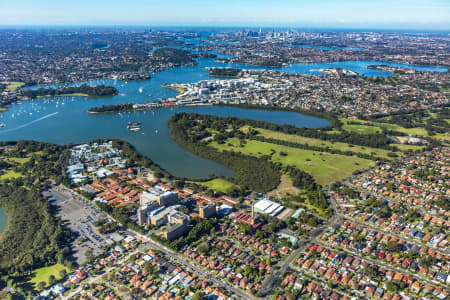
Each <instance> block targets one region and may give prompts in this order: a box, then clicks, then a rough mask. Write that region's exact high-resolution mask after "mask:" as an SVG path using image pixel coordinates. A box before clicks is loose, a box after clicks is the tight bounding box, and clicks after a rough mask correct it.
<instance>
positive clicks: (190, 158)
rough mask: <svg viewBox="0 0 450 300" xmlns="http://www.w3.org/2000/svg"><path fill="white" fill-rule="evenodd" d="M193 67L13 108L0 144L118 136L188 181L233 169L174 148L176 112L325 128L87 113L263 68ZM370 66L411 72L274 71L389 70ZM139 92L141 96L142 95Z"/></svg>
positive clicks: (294, 120) (291, 120)
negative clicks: (112, 90) (171, 126)
mask: <svg viewBox="0 0 450 300" xmlns="http://www.w3.org/2000/svg"><path fill="white" fill-rule="evenodd" d="M198 62H199V64H198V65H197V66H188V67H180V68H174V69H170V70H167V71H164V72H160V73H156V74H153V75H152V78H151V80H147V81H130V82H122V81H113V80H106V79H105V80H94V81H89V82H87V83H88V84H91V85H97V84H106V85H114V86H115V87H116V88H117V89H118V90H119V92H120V95H118V96H114V97H111V98H84V97H52V98H40V99H35V100H30V101H24V102H22V103H20V104H17V105H12V106H10V107H9V108H8V110H7V111H6V112H4V113H1V114H0V123H4V124H6V125H7V127H5V128H0V140H1V141H7V140H20V139H32V140H38V141H46V142H52V143H58V144H65V143H69V142H71V143H81V142H87V141H90V140H93V139H98V138H120V139H123V140H126V141H128V142H130V143H131V144H132V145H133V146H135V147H136V149H137V150H138V151H139V152H140V153H142V154H144V155H146V156H148V157H149V158H151V159H152V160H153V161H154V162H156V163H157V164H159V165H160V166H161V167H163V168H164V169H166V170H167V171H169V172H171V173H172V174H174V175H178V176H185V177H189V178H200V177H206V176H208V175H209V174H218V175H225V176H233V175H234V171H233V170H230V169H229V168H226V167H225V166H223V165H220V164H218V163H216V162H213V161H209V160H205V159H203V158H200V157H197V156H195V155H193V154H191V153H189V152H188V151H186V150H184V149H183V148H181V147H180V146H178V145H177V144H176V143H175V142H174V141H173V140H172V139H171V138H170V135H169V130H168V127H167V119H168V118H169V117H170V116H171V115H173V114H174V113H177V112H196V113H201V114H212V115H219V116H235V117H240V118H249V119H256V120H265V121H269V122H273V123H277V124H291V125H295V126H298V127H309V128H318V127H323V126H327V125H328V124H329V123H328V121H327V120H323V119H319V118H314V117H310V116H306V115H302V114H298V113H293V112H281V111H259V110H247V109H238V108H229V107H213V106H206V107H190V108H187V107H184V108H173V109H158V110H154V111H145V112H144V111H142V112H130V113H123V114H103V115H90V114H88V113H87V110H88V109H89V108H91V107H94V106H100V105H107V104H117V103H124V102H144V101H154V100H157V99H162V98H167V97H173V96H176V95H177V92H176V91H174V90H171V89H167V88H164V87H162V85H163V84H167V83H186V82H195V81H199V80H205V79H210V77H209V76H208V72H207V71H206V70H205V68H206V67H233V68H246V69H261V68H260V67H255V66H248V65H240V64H223V63H218V62H215V61H214V60H213V59H200V60H199V61H198ZM371 64H385V65H394V66H402V67H408V68H412V67H413V66H408V65H401V64H391V63H384V62H372V61H348V62H332V63H317V64H294V65H291V66H288V67H283V68H273V69H274V70H280V71H283V72H289V73H297V74H320V75H323V74H322V73H319V72H318V71H317V70H318V69H325V68H346V69H349V70H352V71H355V72H358V73H359V74H364V75H367V76H389V75H390V73H389V72H383V71H378V70H372V69H368V68H367V66H368V65H371ZM414 68H417V69H420V70H428V71H438V72H443V71H446V69H445V68H437V67H436V68H433V67H419V66H414ZM141 91H142V92H141ZM129 121H141V122H142V130H141V131H140V132H130V131H128V130H127V129H126V125H127V123H128V122H129Z"/></svg>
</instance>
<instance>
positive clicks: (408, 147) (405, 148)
mask: <svg viewBox="0 0 450 300" xmlns="http://www.w3.org/2000/svg"><path fill="white" fill-rule="evenodd" d="M395 146H396V147H397V148H398V149H399V150H400V151H409V150H413V151H415V150H422V149H423V147H424V146H418V145H402V144H395Z"/></svg>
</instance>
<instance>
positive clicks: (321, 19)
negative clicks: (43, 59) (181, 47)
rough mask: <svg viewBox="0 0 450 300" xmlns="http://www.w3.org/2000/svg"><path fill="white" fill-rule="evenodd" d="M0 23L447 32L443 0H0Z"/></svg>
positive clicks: (449, 13) (449, 10)
mask: <svg viewBox="0 0 450 300" xmlns="http://www.w3.org/2000/svg"><path fill="white" fill-rule="evenodd" d="M0 25H3V26H5V25H6V26H21V25H32V26H33V25H34V26H40V25H60V26H67V25H82V26H133V25H134V26H205V27H207V26H220V27H236V26H238V27H239V26H256V27H258V26H262V27H303V28H355V29H357V28H367V29H369V28H373V29H403V30H405V29H427V30H450V2H449V1H444V0H429V1H417V0H398V1H392V0H390V1H389V0H366V1H365V0H359V1H358V0H341V1H335V0H317V1H304V0H287V1H268V0H245V1H242V0H241V1H238V0H228V1H212V0H210V1H207V0H190V1H186V0H166V1H162V0H129V1H117V0H108V1H107V0H90V1H88V0H78V1H61V0H59V1H56V0H39V1H35V0H34V1H33V0H0Z"/></svg>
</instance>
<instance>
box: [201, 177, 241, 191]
mask: <svg viewBox="0 0 450 300" xmlns="http://www.w3.org/2000/svg"><path fill="white" fill-rule="evenodd" d="M196 184H198V185H202V186H204V187H206V188H208V189H211V190H214V191H216V192H222V193H224V194H226V193H227V192H228V191H230V190H231V189H232V188H233V187H235V186H236V185H235V184H233V183H231V182H229V181H226V180H225V179H222V178H216V179H213V180H210V181H205V182H196Z"/></svg>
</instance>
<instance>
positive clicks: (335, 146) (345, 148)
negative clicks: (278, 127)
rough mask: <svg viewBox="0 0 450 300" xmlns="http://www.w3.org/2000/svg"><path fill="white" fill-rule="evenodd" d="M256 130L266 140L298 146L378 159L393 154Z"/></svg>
mask: <svg viewBox="0 0 450 300" xmlns="http://www.w3.org/2000/svg"><path fill="white" fill-rule="evenodd" d="M255 129H256V130H257V131H259V132H260V135H262V136H264V137H266V138H272V139H277V140H282V141H288V142H294V143H298V144H308V145H310V146H317V147H329V148H330V149H335V150H341V151H352V152H357V153H363V154H369V155H370V154H373V155H375V156H378V157H382V158H386V159H391V158H390V157H389V156H388V153H390V152H391V151H389V150H384V149H377V148H370V147H364V146H357V145H353V146H350V145H349V144H347V143H340V142H330V141H323V140H319V139H313V138H308V137H303V136H299V135H294V134H286V133H282V132H277V131H271V130H266V129H260V128H255Z"/></svg>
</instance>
